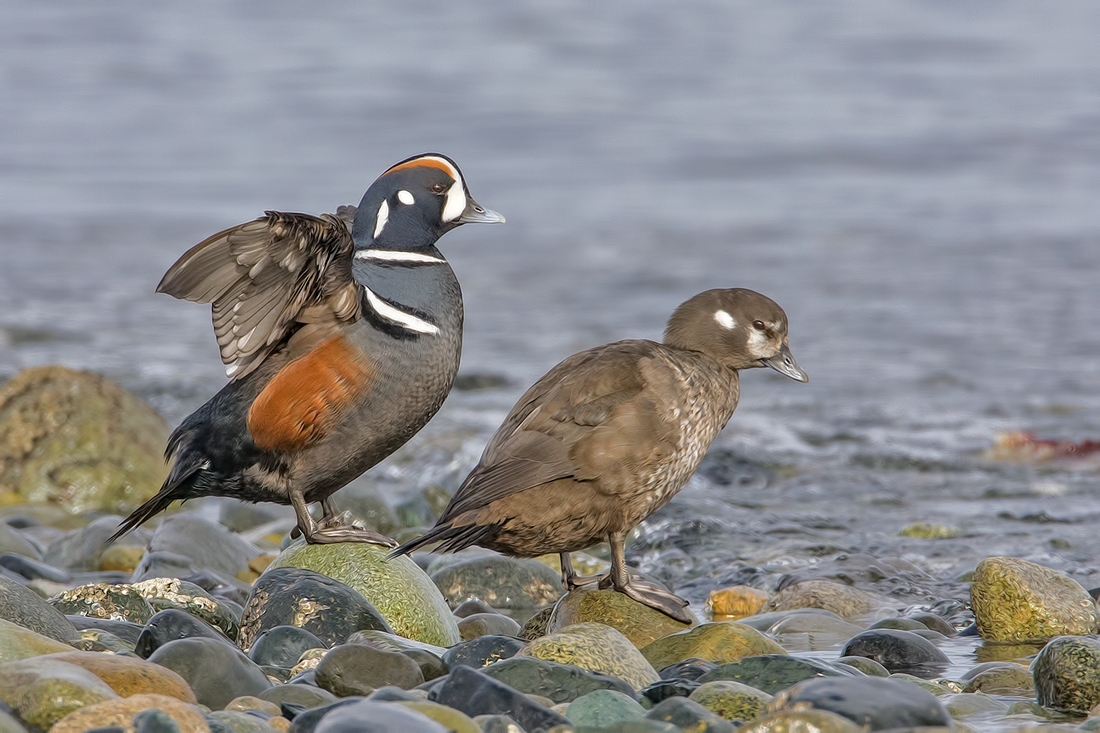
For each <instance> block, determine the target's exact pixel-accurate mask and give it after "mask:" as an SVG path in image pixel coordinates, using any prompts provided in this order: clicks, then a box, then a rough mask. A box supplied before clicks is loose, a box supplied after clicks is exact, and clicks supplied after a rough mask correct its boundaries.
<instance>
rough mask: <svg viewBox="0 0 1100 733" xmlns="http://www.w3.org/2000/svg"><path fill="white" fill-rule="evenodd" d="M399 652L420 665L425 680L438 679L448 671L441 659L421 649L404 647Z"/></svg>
mask: <svg viewBox="0 0 1100 733" xmlns="http://www.w3.org/2000/svg"><path fill="white" fill-rule="evenodd" d="M401 654H404V655H405V656H406V657H408V658H409V659H411V660H413V661H414V662H416V665H417V666H418V667H420V674H422V675H423V676H424V681H425V682H427V681H429V680H434V679H439V678H440V677H442V676H444V675H446V674H447V672H449V671H450V668H449V667H448V666H447V663H446V662H444V661H443V659H441V658H440V657H438V656H436V655H435V654H432V653H431V652H426V651H424V650H423V649H405V650H404V651H402V652H401Z"/></svg>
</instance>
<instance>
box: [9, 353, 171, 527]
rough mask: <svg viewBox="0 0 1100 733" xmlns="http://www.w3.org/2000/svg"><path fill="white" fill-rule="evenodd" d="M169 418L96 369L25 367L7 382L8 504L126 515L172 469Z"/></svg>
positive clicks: (146, 497) (158, 486)
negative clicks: (165, 455)
mask: <svg viewBox="0 0 1100 733" xmlns="http://www.w3.org/2000/svg"><path fill="white" fill-rule="evenodd" d="M167 440H168V424H167V423H166V422H165V420H164V418H163V417H161V416H160V415H158V414H157V412H156V411H155V410H154V409H153V408H152V407H150V406H149V405H148V404H146V403H145V402H144V401H143V400H141V399H140V398H138V397H135V396H134V395H132V394H130V393H129V392H127V391H126V390H124V389H122V388H121V387H119V386H118V385H116V384H114V383H112V382H110V381H108V380H106V379H104V378H103V377H101V376H99V375H98V374H92V373H91V372H78V371H75V370H73V369H68V368H66V367H62V366H41V367H32V368H30V369H25V370H23V371H21V372H19V374H17V375H16V376H15V377H13V378H12V379H11V381H9V382H7V383H6V384H5V385H4V386H3V387H0V504H13V503H32V504H33V503H41V504H53V505H55V506H59V507H62V508H63V509H65V510H66V511H67V512H69V513H71V514H82V513H85V512H89V511H103V512H114V513H118V514H126V513H128V512H129V511H130V510H132V509H133V508H135V507H136V506H137V505H138V504H140V503H141V502H143V501H145V500H146V499H148V498H150V497H151V496H153V494H155V493H156V492H157V490H158V489H159V488H160V484H161V482H162V481H163V480H164V477H165V476H166V475H167V469H166V467H165V465H164V459H163V452H164V445H165V443H166V442H167Z"/></svg>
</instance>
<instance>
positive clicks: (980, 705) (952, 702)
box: [940, 692, 1008, 720]
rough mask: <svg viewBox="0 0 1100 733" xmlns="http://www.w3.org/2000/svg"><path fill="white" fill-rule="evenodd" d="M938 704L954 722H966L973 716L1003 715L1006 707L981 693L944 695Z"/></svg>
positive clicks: (1006, 709)
mask: <svg viewBox="0 0 1100 733" xmlns="http://www.w3.org/2000/svg"><path fill="white" fill-rule="evenodd" d="M940 702H942V703H943V705H944V707H946V708H947V712H948V713H949V714H950V715H951V717H952V718H954V719H955V720H966V719H967V718H971V717H973V716H975V715H983V716H992V715H1005V714H1006V713H1007V712H1008V705H1007V704H1005V703H1003V702H1001V701H1000V700H998V699H997V698H995V697H990V696H989V695H986V694H985V693H982V692H960V693H956V694H954V695H945V696H944V697H942V698H940Z"/></svg>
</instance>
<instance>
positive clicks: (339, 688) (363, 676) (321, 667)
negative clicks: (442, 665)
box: [314, 644, 424, 697]
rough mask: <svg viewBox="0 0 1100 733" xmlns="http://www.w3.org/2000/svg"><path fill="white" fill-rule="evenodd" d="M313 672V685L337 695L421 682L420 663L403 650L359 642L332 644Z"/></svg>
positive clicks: (409, 687) (405, 688)
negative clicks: (381, 647) (402, 651)
mask: <svg viewBox="0 0 1100 733" xmlns="http://www.w3.org/2000/svg"><path fill="white" fill-rule="evenodd" d="M314 672H315V674H316V679H317V685H318V686H319V687H321V688H323V689H326V690H328V691H329V692H331V693H332V694H334V695H336V696H337V697H348V696H350V695H369V694H370V693H372V692H374V691H375V690H377V689H378V688H379V687H386V686H387V685H393V686H395V687H400V688H401V689H403V690H408V689H411V688H413V687H416V686H417V685H419V684H421V683H422V682H424V675H423V673H422V672H421V671H420V665H418V664H417V663H416V662H414V661H413V660H412V659H410V658H409V657H407V656H405V655H404V654H401V653H400V652H388V651H383V650H381V649H376V648H374V647H370V646H364V645H360V644H342V645H340V646H337V647H333V648H332V649H331V650H330V651H329V652H328V654H326V655H325V656H324V658H323V659H322V660H321V663H320V664H318V665H317V667H316V668H315V670H314Z"/></svg>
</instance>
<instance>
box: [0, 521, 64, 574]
mask: <svg viewBox="0 0 1100 733" xmlns="http://www.w3.org/2000/svg"><path fill="white" fill-rule="evenodd" d="M3 526H4V525H3V524H0V527H3ZM0 568H3V569H4V570H7V571H9V572H12V573H15V574H16V575H19V576H21V577H23V578H26V579H27V580H48V581H49V582H51V583H68V582H69V581H71V580H72V577H73V576H72V575H71V574H69V573H67V572H65V571H64V570H59V569H57V568H55V567H53V566H52V565H47V564H46V563H44V562H40V561H39V560H35V559H33V558H30V557H26V556H25V555H16V554H14V553H11V552H5V553H4V554H3V555H0Z"/></svg>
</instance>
